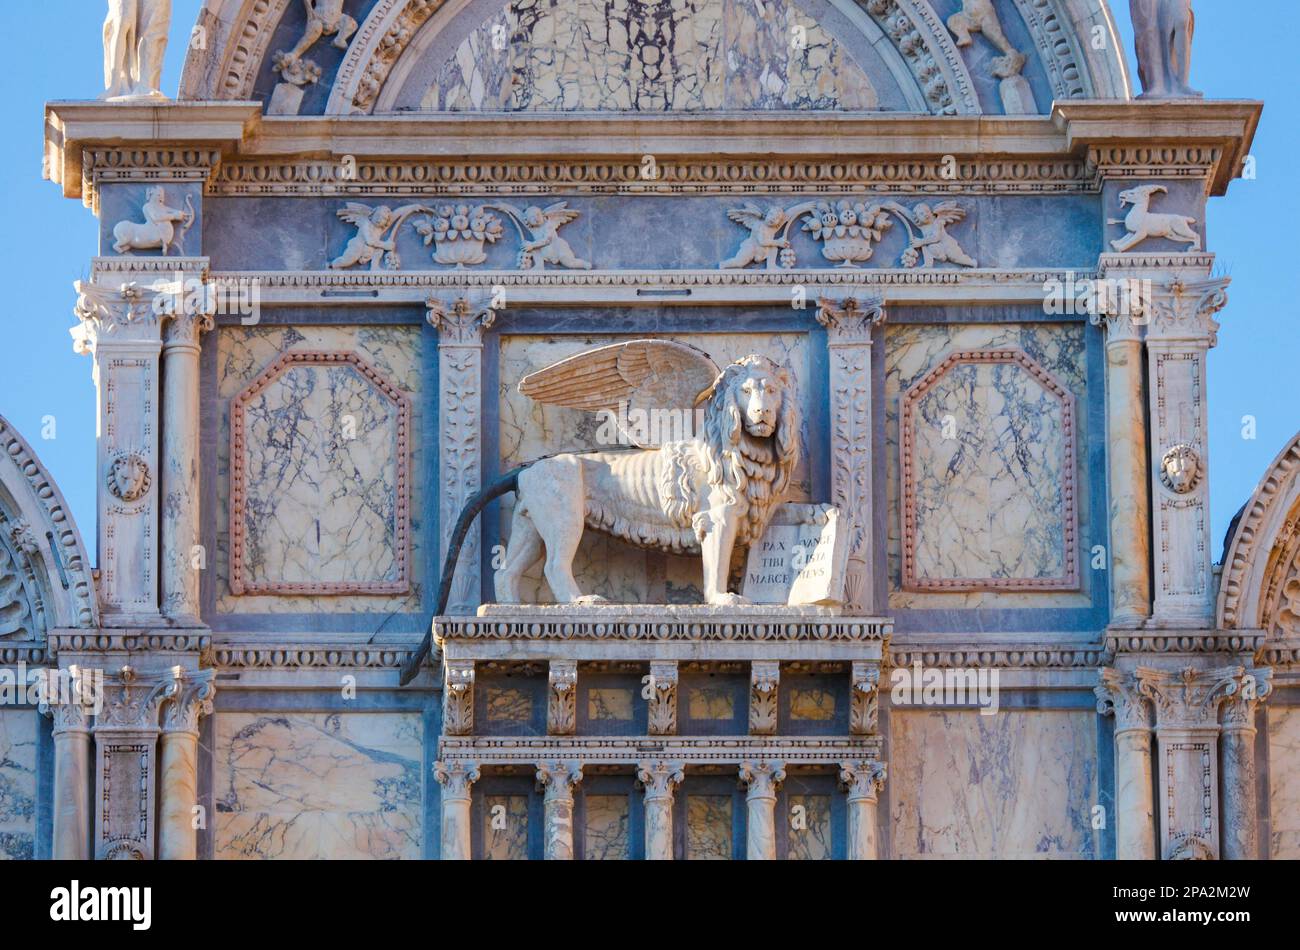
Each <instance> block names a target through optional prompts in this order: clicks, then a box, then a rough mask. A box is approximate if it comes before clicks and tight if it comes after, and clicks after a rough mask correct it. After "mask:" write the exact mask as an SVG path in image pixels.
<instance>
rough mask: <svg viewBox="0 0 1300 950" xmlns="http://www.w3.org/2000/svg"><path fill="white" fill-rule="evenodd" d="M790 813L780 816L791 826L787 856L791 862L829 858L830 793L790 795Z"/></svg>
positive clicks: (788, 802) (788, 801)
mask: <svg viewBox="0 0 1300 950" xmlns="http://www.w3.org/2000/svg"><path fill="white" fill-rule="evenodd" d="M786 802H787V805H788V808H789V812H790V813H789V814H788V815H784V816H783V815H780V814H778V815H777V820H778V821H781V820H784V821H785V822H786V824H787V825H788V827H789V833H788V837H787V839H786V840H787V841H788V842H789V844H788V846H787V849H786V850H787V858H788V859H789V860H791V861H829V860H830V859H831V856H832V850H831V799H830V796H829V795H790V796H789V797H788V798H787V799H786Z"/></svg>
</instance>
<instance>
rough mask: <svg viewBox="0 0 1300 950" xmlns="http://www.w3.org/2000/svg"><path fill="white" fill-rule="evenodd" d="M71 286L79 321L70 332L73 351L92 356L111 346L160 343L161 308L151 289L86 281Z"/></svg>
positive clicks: (162, 310) (136, 285)
mask: <svg viewBox="0 0 1300 950" xmlns="http://www.w3.org/2000/svg"><path fill="white" fill-rule="evenodd" d="M73 286H74V287H75V288H76V290H77V304H76V306H75V307H74V308H73V313H75V314H76V315H77V319H78V320H80V321H81V323H80V325H79V326H76V327H73V328H72V330H71V331H70V332H71V333H72V346H73V349H74V350H75V351H76V352H78V353H93V352H94V351H95V350H96V348H98V347H100V346H103V345H106V344H112V343H121V344H132V343H134V344H141V343H158V342H161V337H160V335H159V334H160V332H161V328H162V317H163V312H164V307H163V306H161V305H160V304H159V302H158V293H157V292H156V291H154V290H153V289H151V288H145V287H141V286H140V285H139V284H136V283H129V284H123V285H122V286H121V287H102V286H100V285H98V284H95V283H92V282H90V281H86V280H79V281H77V282H76V283H75V284H74V285H73Z"/></svg>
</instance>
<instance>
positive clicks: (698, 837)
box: [686, 795, 734, 861]
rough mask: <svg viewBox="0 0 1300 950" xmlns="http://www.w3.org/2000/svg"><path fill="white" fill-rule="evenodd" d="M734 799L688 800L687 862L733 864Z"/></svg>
mask: <svg viewBox="0 0 1300 950" xmlns="http://www.w3.org/2000/svg"><path fill="white" fill-rule="evenodd" d="M733 807H734V805H733V799H732V797H731V796H730V795H691V796H690V797H689V798H687V800H686V859H687V860H688V861H730V860H731V818H732V808H733Z"/></svg>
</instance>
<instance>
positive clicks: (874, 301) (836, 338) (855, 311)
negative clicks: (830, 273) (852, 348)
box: [817, 294, 885, 344]
mask: <svg viewBox="0 0 1300 950" xmlns="http://www.w3.org/2000/svg"><path fill="white" fill-rule="evenodd" d="M884 319H885V301H884V298H883V297H881V296H880V295H879V294H868V295H864V296H863V297H861V298H857V297H848V298H846V299H845V300H843V301H835V300H832V299H830V298H829V297H821V298H819V299H818V301H817V322H818V323H820V324H821V325H822V326H824V327H825V328H826V332H827V334H828V335H829V336H830V342H831V343H832V344H844V343H870V342H871V328H872V327H874V326H875V325H876V324H878V323H880V322H881V321H883V320H884Z"/></svg>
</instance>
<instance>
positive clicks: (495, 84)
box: [421, 0, 877, 112]
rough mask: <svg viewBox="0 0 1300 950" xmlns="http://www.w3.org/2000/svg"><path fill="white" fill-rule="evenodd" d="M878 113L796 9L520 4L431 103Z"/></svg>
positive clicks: (532, 0)
mask: <svg viewBox="0 0 1300 950" xmlns="http://www.w3.org/2000/svg"><path fill="white" fill-rule="evenodd" d="M794 37H798V38H799V40H800V41H801V42H802V48H796V43H795V42H794V41H793V39H792V38H794ZM876 107H877V95H876V90H875V89H874V88H873V86H872V84H871V81H870V79H868V77H867V75H866V74H865V73H864V72H863V70H862V69H861V68H860V67H859V66H858V64H857V63H855V62H854V61H853V58H852V57H851V56H850V55H849V53H848V51H847V50H846V49H845V48H844V47H843V46H842V45H841V44H840V43H838V42H837V41H836V40H834V39H833V38H832V37H831V36H830V34H829V33H828V32H827V31H826V30H825V29H824V28H822V27H821V26H819V25H818V24H817V23H816V22H815V21H814V20H813V19H812V18H811V17H810V16H808V15H807V14H806V13H804V12H803V11H801V10H800V9H799V7H798V5H797V4H794V3H791V2H789V0H767V2H765V3H762V4H756V3H751V2H750V0H652V2H650V3H634V2H630V0H515V2H513V3H511V4H510V5H509V6H507V7H505V8H504V9H502V10H501V12H500V13H498V14H497V15H496V16H494V17H492V18H491V19H489V20H488V21H487V22H485V23H484V24H483V25H482V26H481V27H479V28H478V29H477V30H475V31H474V32H473V33H471V34H470V35H469V36H467V37H466V38H465V39H464V40H463V41H461V43H460V45H459V46H458V47H457V48H456V50H455V53H454V54H453V55H452V56H451V57H450V58H449V59H448V60H447V62H446V63H445V64H444V65H443V66H442V67H441V68H440V69H438V70H437V71H436V73H435V74H434V77H433V82H432V83H431V84H430V85H429V87H428V88H427V89H426V90H425V92H424V94H423V97H422V99H421V108H423V109H425V110H430V111H453V112H459V111H487V112H515V111H533V112H572V111H578V110H583V111H594V110H600V111H639V112H665V111H698V110H703V109H845V110H870V109H875V108H876Z"/></svg>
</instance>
